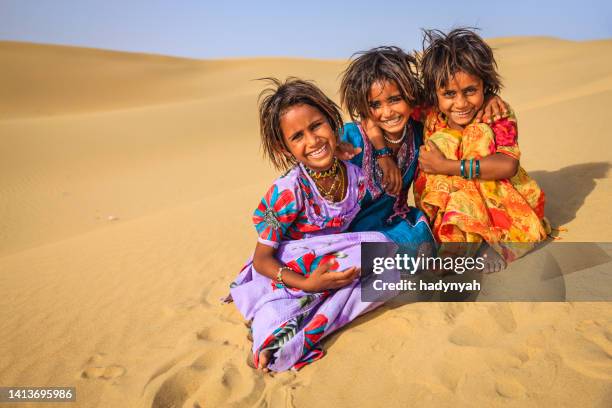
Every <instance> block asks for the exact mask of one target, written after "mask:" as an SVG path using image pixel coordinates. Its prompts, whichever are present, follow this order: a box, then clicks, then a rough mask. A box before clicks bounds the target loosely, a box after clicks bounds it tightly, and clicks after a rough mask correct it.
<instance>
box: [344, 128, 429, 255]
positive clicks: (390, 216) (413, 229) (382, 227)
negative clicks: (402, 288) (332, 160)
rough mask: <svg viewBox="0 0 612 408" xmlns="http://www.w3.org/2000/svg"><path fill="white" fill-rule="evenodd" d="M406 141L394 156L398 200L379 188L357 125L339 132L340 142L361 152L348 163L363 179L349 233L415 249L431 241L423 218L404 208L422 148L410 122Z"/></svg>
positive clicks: (365, 141) (371, 150) (379, 175)
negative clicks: (398, 178)
mask: <svg viewBox="0 0 612 408" xmlns="http://www.w3.org/2000/svg"><path fill="white" fill-rule="evenodd" d="M406 126H408V129H407V131H406V137H405V138H404V140H403V141H402V144H401V146H400V148H399V150H398V152H397V156H396V157H397V165H398V167H399V169H400V172H401V174H402V190H401V193H400V195H399V196H398V197H394V196H391V195H389V194H387V193H386V192H385V191H384V189H383V188H382V175H383V173H382V170H381V169H380V167H379V166H378V163H377V161H376V159H375V158H374V146H373V145H372V144H371V143H370V141H369V139H368V138H367V136H366V135H365V132H363V130H362V129H361V126H360V125H359V124H357V123H347V124H345V125H344V127H343V129H342V130H341V132H340V137H341V139H342V141H344V142H348V143H350V144H352V145H353V146H355V147H360V148H361V149H362V151H361V153H359V154H358V155H356V156H355V157H353V158H352V159H351V160H350V161H351V162H352V163H353V164H355V165H357V166H359V167H361V169H362V170H363V173H364V176H365V185H366V193H365V197H364V198H363V200H362V201H361V210H360V212H359V213H358V214H357V216H356V217H355V219H354V220H353V222H352V223H351V225H350V226H349V231H355V232H360V231H378V232H382V233H383V234H385V235H386V236H387V237H388V238H389V239H391V240H393V241H394V242H395V243H397V244H398V245H400V246H407V245H408V246H410V247H416V246H418V245H420V244H421V243H424V242H430V243H431V244H433V243H434V242H435V241H434V238H433V236H432V234H431V229H430V228H429V224H428V221H427V218H426V217H425V214H424V213H423V212H422V211H420V210H419V209H417V208H414V207H410V206H408V202H407V196H408V190H409V189H410V185H411V184H412V181H413V180H414V176H415V172H416V169H417V163H418V156H419V147H420V146H421V145H422V144H423V125H422V124H421V123H420V122H417V121H415V120H413V119H410V120H409V122H408V124H407V125H406Z"/></svg>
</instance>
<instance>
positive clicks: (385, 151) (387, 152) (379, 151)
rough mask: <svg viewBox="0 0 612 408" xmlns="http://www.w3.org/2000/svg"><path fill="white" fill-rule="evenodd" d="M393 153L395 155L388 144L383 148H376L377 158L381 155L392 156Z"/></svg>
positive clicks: (375, 155) (375, 154) (375, 156)
mask: <svg viewBox="0 0 612 408" xmlns="http://www.w3.org/2000/svg"><path fill="white" fill-rule="evenodd" d="M392 155H393V151H392V150H391V149H390V148H388V147H387V146H385V147H383V148H382V149H374V158H375V159H378V158H380V157H387V156H392Z"/></svg>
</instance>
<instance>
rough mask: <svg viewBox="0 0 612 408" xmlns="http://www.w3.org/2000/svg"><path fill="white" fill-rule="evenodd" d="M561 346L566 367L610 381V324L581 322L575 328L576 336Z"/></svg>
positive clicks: (611, 344) (589, 321)
mask: <svg viewBox="0 0 612 408" xmlns="http://www.w3.org/2000/svg"><path fill="white" fill-rule="evenodd" d="M562 346H563V351H562V356H563V359H564V361H565V363H566V364H567V365H568V366H570V367H572V368H573V369H574V370H576V371H578V372H580V373H582V374H584V375H587V376H589V377H593V378H597V379H603V380H608V381H610V380H612V322H610V321H607V322H606V321H597V320H583V321H581V322H579V323H578V324H577V326H576V336H574V337H573V338H570V339H566V340H565V341H564V342H563V345H562Z"/></svg>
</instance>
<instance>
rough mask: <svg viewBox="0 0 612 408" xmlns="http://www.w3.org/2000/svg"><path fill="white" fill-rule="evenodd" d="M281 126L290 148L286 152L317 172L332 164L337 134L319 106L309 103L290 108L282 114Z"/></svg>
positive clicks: (286, 144) (286, 143)
mask: <svg viewBox="0 0 612 408" xmlns="http://www.w3.org/2000/svg"><path fill="white" fill-rule="evenodd" d="M280 127H281V131H282V132H283V139H284V141H285V146H287V149H288V152H285V154H291V155H292V156H293V157H295V159H296V160H297V161H298V162H300V163H303V164H304V165H306V166H308V167H309V168H311V169H312V170H315V171H323V170H327V169H329V168H330V167H331V165H332V164H333V159H334V153H335V151H336V144H337V139H336V134H335V133H334V131H333V129H332V128H331V126H330V125H329V123H328V122H327V119H326V118H325V116H324V115H323V114H322V113H321V112H320V111H319V110H318V109H317V108H315V107H312V106H310V105H306V104H302V105H295V106H292V107H290V108H289V109H288V110H287V111H286V112H285V113H284V114H283V115H282V116H281V120H280Z"/></svg>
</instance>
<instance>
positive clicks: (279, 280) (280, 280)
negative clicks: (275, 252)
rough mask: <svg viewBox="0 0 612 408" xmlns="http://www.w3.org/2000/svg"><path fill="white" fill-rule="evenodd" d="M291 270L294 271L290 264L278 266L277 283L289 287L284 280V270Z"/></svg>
mask: <svg viewBox="0 0 612 408" xmlns="http://www.w3.org/2000/svg"><path fill="white" fill-rule="evenodd" d="M285 269H287V270H289V271H292V270H293V269H291V268H290V267H288V266H281V267H280V268H278V272H276V278H275V279H274V281H275V282H276V284H277V285H278V286H279V287H283V286H284V287H287V285H285V282H283V270H285Z"/></svg>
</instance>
